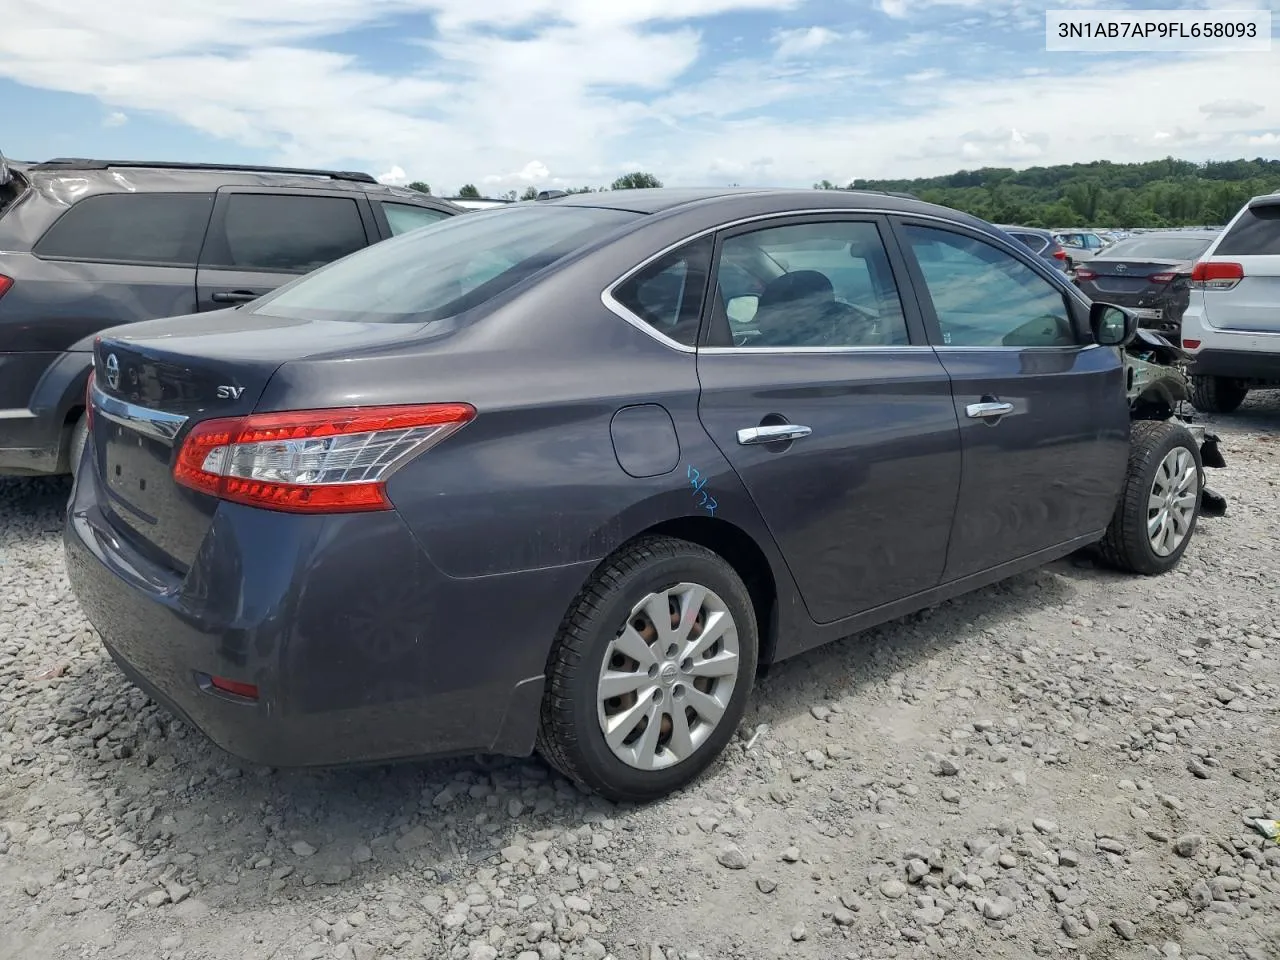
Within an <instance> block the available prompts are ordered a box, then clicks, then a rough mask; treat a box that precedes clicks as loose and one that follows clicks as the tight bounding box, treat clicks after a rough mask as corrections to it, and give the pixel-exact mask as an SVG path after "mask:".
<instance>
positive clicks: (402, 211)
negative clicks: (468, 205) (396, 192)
mask: <svg viewBox="0 0 1280 960" xmlns="http://www.w3.org/2000/svg"><path fill="white" fill-rule="evenodd" d="M382 212H383V213H385V214H386V215H387V226H388V227H390V228H391V235H392V236H393V237H398V236H399V235H400V234H402V233H408V232H409V231H410V230H417V229H418V228H419V227H425V226H427V225H429V224H432V223H438V222H439V221H441V220H443V219H444V218H445V217H447V216H448V214H447V213H445V212H444V211H443V210H436V209H435V208H433V207H420V206H418V205H417V204H414V203H390V202H387V201H383V204H382Z"/></svg>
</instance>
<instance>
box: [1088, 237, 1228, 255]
mask: <svg viewBox="0 0 1280 960" xmlns="http://www.w3.org/2000/svg"><path fill="white" fill-rule="evenodd" d="M1212 242H1213V241H1212V240H1201V239H1200V238H1199V237H1135V238H1134V239H1132V240H1121V241H1120V242H1119V243H1116V244H1115V245H1114V246H1112V247H1110V248H1109V249H1108V250H1107V251H1106V253H1103V254H1100V256H1102V257H1105V258H1106V259H1108V260H1195V259H1196V258H1197V257H1199V256H1200V254H1202V253H1204V252H1205V251H1206V250H1208V249H1209V244H1210V243H1212Z"/></svg>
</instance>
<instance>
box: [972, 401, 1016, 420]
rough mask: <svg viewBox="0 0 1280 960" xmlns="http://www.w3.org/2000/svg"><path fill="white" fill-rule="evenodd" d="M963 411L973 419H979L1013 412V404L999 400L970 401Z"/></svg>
mask: <svg viewBox="0 0 1280 960" xmlns="http://www.w3.org/2000/svg"><path fill="white" fill-rule="evenodd" d="M964 412H965V413H966V414H967V415H968V416H970V417H973V418H974V419H975V420H981V419H982V418H984V417H1003V416H1004V415H1005V414H1006V413H1013V404H1012V403H1002V402H1000V401H988V402H984V403H971V404H969V405H968V406H967V407H965V408H964Z"/></svg>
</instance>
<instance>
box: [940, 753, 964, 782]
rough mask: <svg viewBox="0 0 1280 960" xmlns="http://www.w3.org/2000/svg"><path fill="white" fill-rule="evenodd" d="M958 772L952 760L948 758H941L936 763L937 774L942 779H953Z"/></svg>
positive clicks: (958, 769)
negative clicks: (940, 775)
mask: <svg viewBox="0 0 1280 960" xmlns="http://www.w3.org/2000/svg"><path fill="white" fill-rule="evenodd" d="M959 772H960V768H959V767H958V766H956V763H955V761H954V760H952V759H951V758H950V757H943V758H942V759H941V760H939V761H938V773H940V774H942V776H944V777H954V776H955V775H956V774H958V773H959Z"/></svg>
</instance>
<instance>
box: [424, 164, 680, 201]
mask: <svg viewBox="0 0 1280 960" xmlns="http://www.w3.org/2000/svg"><path fill="white" fill-rule="evenodd" d="M661 186H662V181H661V180H659V179H658V178H657V177H655V176H654V175H653V174H652V173H645V172H644V171H643V170H637V171H635V172H634V173H625V174H623V175H622V176H620V177H618V179H616V180H614V181H613V183H611V184H610V185H609V186H608V187H572V188H565V190H564V192H565V193H596V192H597V191H601V190H605V189H608V190H643V189H653V188H656V187H661ZM408 187H409V189H410V190H417V191H418V192H419V193H430V192H431V185H430V184H428V183H427V182H426V181H424V180H414V181H413V182H412V183H410V184H408ZM454 196H456V197H458V198H460V199H467V200H479V199H480V197H481V194H480V188H479V187H477V186H476V185H475V184H474V183H464V184H463V185H462V186H461V187H459V188H458V192H457V193H456V194H454ZM502 198H503V199H505V200H516V199H520V200H536V199H538V188H537V187H533V186H531V187H526V188H525V191H524V193H522V194H517V193H516V191H514V190H508V191H507V192H506V193H504V194H502Z"/></svg>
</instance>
